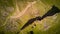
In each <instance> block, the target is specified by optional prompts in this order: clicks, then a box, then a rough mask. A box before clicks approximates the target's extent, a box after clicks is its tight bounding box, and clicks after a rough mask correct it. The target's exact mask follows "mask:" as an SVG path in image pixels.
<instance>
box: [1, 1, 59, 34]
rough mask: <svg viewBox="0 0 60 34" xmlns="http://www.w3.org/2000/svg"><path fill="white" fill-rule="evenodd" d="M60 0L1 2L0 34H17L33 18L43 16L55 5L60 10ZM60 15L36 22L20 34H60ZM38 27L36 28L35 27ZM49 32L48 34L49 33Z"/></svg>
mask: <svg viewBox="0 0 60 34" xmlns="http://www.w3.org/2000/svg"><path fill="white" fill-rule="evenodd" d="M59 1H60V0H54V1H52V0H46V1H45V0H0V33H2V32H3V33H5V34H16V33H17V32H18V31H19V30H20V29H21V27H23V25H24V24H25V23H26V22H27V21H28V20H29V19H31V18H35V17H37V16H41V17H42V16H43V15H44V14H45V13H46V12H47V11H49V10H50V9H51V8H52V6H53V5H55V6H56V7H58V8H59V9H60V3H59ZM59 22H60V13H57V14H55V15H53V16H49V17H46V18H44V19H43V20H42V21H37V20H36V21H34V23H33V24H31V25H29V26H28V27H26V28H25V29H24V30H22V31H21V32H20V34H29V31H31V30H32V31H33V32H34V34H41V33H42V34H56V33H58V34H59V31H60V29H59V25H60V23H59ZM35 25H36V26H35ZM47 31H48V32H47Z"/></svg>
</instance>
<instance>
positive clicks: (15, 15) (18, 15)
mask: <svg viewBox="0 0 60 34" xmlns="http://www.w3.org/2000/svg"><path fill="white" fill-rule="evenodd" d="M35 3H36V1H34V2H31V3H29V4H28V5H27V6H26V8H25V9H24V10H22V11H21V12H20V11H19V7H18V6H17V4H16V12H15V13H14V15H12V16H11V18H19V17H21V16H22V15H24V14H25V13H26V12H27V10H28V9H29V8H30V7H31V6H32V5H33V4H35Z"/></svg>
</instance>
